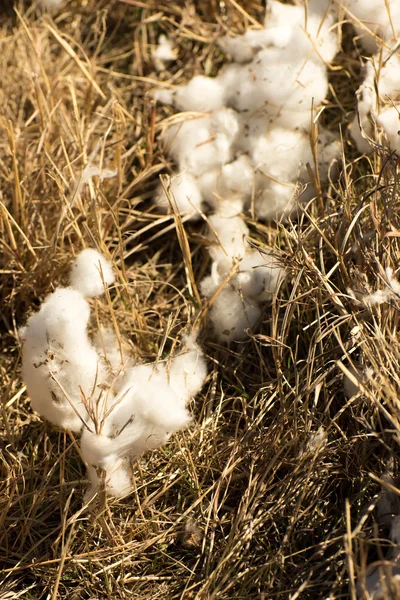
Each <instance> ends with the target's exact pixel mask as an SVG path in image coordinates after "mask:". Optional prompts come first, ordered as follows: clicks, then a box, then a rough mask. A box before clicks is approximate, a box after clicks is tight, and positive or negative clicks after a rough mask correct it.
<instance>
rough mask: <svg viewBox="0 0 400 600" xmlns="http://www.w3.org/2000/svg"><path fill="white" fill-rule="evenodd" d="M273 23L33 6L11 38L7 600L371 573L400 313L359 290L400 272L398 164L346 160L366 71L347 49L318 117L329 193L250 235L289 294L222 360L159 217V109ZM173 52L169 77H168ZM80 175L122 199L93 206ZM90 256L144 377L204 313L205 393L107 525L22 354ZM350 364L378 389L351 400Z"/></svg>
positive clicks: (392, 427)
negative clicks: (333, 169) (86, 499)
mask: <svg viewBox="0 0 400 600" xmlns="http://www.w3.org/2000/svg"><path fill="white" fill-rule="evenodd" d="M262 14H263V9H262V6H261V3H259V2H256V1H253V0H247V1H246V2H241V3H236V2H234V0H229V1H228V0H226V1H225V2H222V1H221V2H218V1H217V0H207V1H203V0H198V1H197V2H186V3H185V2H183V1H180V0H174V2H168V1H167V0H165V1H164V2H162V1H161V2H158V1H156V0H154V1H153V0H149V1H139V0H124V1H123V2H121V1H120V2H118V1H106V0H102V1H101V2H94V1H93V2H92V1H91V0H88V1H87V2H81V1H78V0H71V2H68V3H67V4H66V5H65V6H64V7H63V8H62V9H61V10H60V11H58V12H56V13H54V14H53V15H49V14H45V13H43V14H41V13H40V11H39V10H38V9H37V7H35V6H34V5H31V4H30V3H21V2H20V3H18V2H16V3H15V4H14V7H9V10H5V11H4V12H2V13H1V15H0V27H1V29H0V74H1V78H0V80H1V82H2V83H1V85H0V173H1V186H0V207H1V221H0V223H1V225H0V227H1V229H0V241H1V250H2V252H1V259H0V260H1V275H2V285H1V289H0V293H1V305H2V315H1V317H2V319H1V323H2V324H1V327H2V336H1V361H0V368H1V374H2V388H1V391H2V421H1V429H0V433H1V454H0V458H1V463H0V465H1V466H0V468H1V482H2V484H1V485H2V490H1V496H0V502H1V510H0V520H1V526H0V556H1V561H0V565H1V568H2V572H1V580H0V598H2V599H4V600H6V598H18V597H22V598H27V599H29V598H31V599H35V600H39V599H42V598H43V599H44V598H51V599H55V598H68V599H72V600H78V599H86V598H87V599H89V598H98V599H103V598H104V599H106V598H107V599H110V600H111V599H112V600H118V599H121V600H123V599H126V598H140V599H144V598H151V599H157V598H160V599H163V600H164V599H166V598H168V599H173V598H176V599H178V598H182V599H183V598H185V599H189V598H198V599H207V598H221V599H222V598H224V599H237V600H239V599H243V600H245V599H246V600H249V599H256V598H257V599H259V598H265V599H266V598H281V599H286V598H292V599H293V600H295V598H310V599H316V598H347V597H351V598H355V580H356V577H357V575H358V574H359V573H360V571H361V570H362V569H365V564H366V557H367V553H368V561H371V560H372V559H373V558H374V557H375V556H377V554H378V553H379V551H380V548H379V544H378V546H376V544H375V545H373V544H372V543H370V540H371V539H372V538H377V535H378V532H377V531H376V530H375V529H374V521H373V518H372V513H373V500H374V497H375V495H376V493H377V492H378V491H379V489H380V485H379V480H380V479H381V478H382V476H383V475H384V474H385V473H386V471H387V470H388V468H390V466H391V465H392V466H394V467H395V466H396V455H397V448H398V441H399V431H400V422H399V414H400V412H399V400H398V396H399V389H400V369H399V364H398V363H399V356H400V341H399V334H398V318H399V311H398V301H397V299H396V298H394V299H393V301H392V302H390V304H389V305H382V306H377V307H375V308H373V309H371V310H369V309H367V308H366V307H365V306H364V305H363V304H362V302H360V301H359V300H357V299H355V298H353V297H352V295H351V294H350V293H349V292H348V288H351V289H352V290H353V291H354V292H355V293H356V296H357V293H358V294H367V293H370V292H371V291H374V290H376V289H378V288H382V287H383V286H384V281H385V271H384V269H385V268H386V267H392V268H393V269H394V270H396V268H397V265H398V262H399V256H400V248H399V241H398V240H399V231H400V223H399V216H398V215H399V197H398V191H397V189H398V188H397V185H398V184H397V157H396V156H393V155H390V154H389V153H388V152H387V151H384V150H381V151H377V152H376V154H375V155H374V156H373V157H371V158H366V157H359V156H358V155H357V154H356V152H355V151H354V148H352V146H351V144H350V143H349V142H348V139H347V132H346V124H347V123H348V121H349V119H350V118H351V116H352V112H351V111H354V107H355V99H354V91H355V89H356V87H357V80H356V79H355V78H357V77H358V76H359V72H360V51H359V50H358V49H357V46H356V44H355V43H354V41H353V38H352V31H351V29H350V27H348V26H347V27H346V30H345V35H344V39H343V48H344V49H345V51H344V52H343V53H342V54H341V55H340V56H339V57H338V59H337V61H336V62H335V65H334V66H333V68H332V70H331V97H330V100H329V105H328V106H327V108H326V112H325V114H324V115H323V119H324V125H325V126H328V127H329V128H330V129H332V130H335V129H336V130H337V128H338V127H340V128H341V131H342V136H343V164H342V166H341V173H340V176H339V179H338V181H337V182H336V183H333V184H331V186H330V187H329V189H327V190H324V194H323V195H322V196H321V197H319V198H316V199H315V200H313V201H312V202H311V203H310V204H309V205H307V206H303V207H302V209H301V213H300V217H299V219H298V221H297V222H293V223H291V222H289V223H286V224H278V225H274V224H273V225H265V224H261V223H257V222H254V221H251V220H250V219H249V225H250V226H251V231H252V236H253V238H254V240H255V241H257V243H258V244H261V245H263V244H265V245H266V246H269V247H272V248H274V249H275V251H276V253H277V255H278V256H279V257H280V259H281V260H282V262H283V264H284V265H285V267H286V268H287V269H288V271H289V272H290V278H289V280H288V282H287V283H286V284H285V285H284V286H283V287H282V289H281V292H280V295H279V298H278V299H276V300H275V301H274V303H273V304H272V306H271V307H266V309H265V314H264V317H263V323H262V326H261V329H260V331H259V333H258V334H256V335H254V336H250V337H249V340H248V341H246V342H245V343H241V344H236V345H233V346H232V347H230V348H224V347H220V346H218V345H217V344H216V343H215V341H213V337H212V334H211V332H210V330H209V329H208V328H207V314H206V311H205V310H203V311H201V309H202V308H204V306H203V305H202V302H204V301H202V300H200V301H199V298H198V295H197V293H196V281H197V282H198V281H199V280H200V279H201V278H202V276H203V275H204V272H205V270H206V268H207V260H208V259H207V258H206V256H207V254H206V252H205V245H206V239H205V237H204V227H203V226H202V225H198V224H195V225H192V224H189V225H188V224H185V223H183V225H182V223H181V222H180V221H179V220H178V221H177V222H175V221H174V219H173V218H172V217H170V216H160V215H159V214H157V212H156V211H155V209H154V208H153V207H152V204H151V198H152V195H153V192H154V189H155V186H156V185H157V183H158V178H159V175H160V174H162V173H165V172H168V168H169V164H168V159H167V158H166V156H165V155H164V154H163V151H162V149H161V148H160V146H159V144H158V133H159V131H160V128H161V127H162V122H163V120H164V119H166V118H168V117H169V116H170V113H169V112H168V109H166V108H163V107H161V106H155V103H154V101H153V100H152V96H151V91H152V90H153V89H154V88H155V86H156V85H160V82H161V84H163V85H166V86H169V85H170V84H174V83H176V82H179V81H185V80H187V79H188V78H189V77H191V76H192V75H193V74H194V73H205V74H213V73H215V72H216V71H217V70H218V67H219V65H220V64H221V63H222V61H223V56H222V53H221V51H220V50H219V49H218V47H217V45H216V44H215V43H214V40H215V38H216V37H217V36H218V35H221V34H222V33H223V32H224V31H226V30H227V29H234V30H235V31H241V30H244V28H245V27H246V26H247V25H248V24H249V23H253V24H254V23H255V22H257V21H261V19H262ZM160 32H164V33H167V34H168V35H169V36H171V37H172V38H173V39H174V41H175V43H176V46H177V48H178V60H177V61H176V63H175V64H174V65H173V66H172V68H171V70H169V71H163V72H161V73H157V72H156V71H155V70H154V65H153V61H152V58H151V52H150V49H151V45H152V44H155V43H156V41H157V37H158V35H159V33H160ZM88 165H94V166H98V167H99V168H100V169H116V170H117V176H116V177H114V178H110V179H104V180H101V178H99V177H95V178H93V179H91V180H89V182H88V183H84V182H83V181H82V174H83V171H84V168H85V167H87V166H88ZM177 233H178V235H177ZM89 246H92V247H97V248H98V249H100V250H101V251H103V252H105V254H106V255H107V256H110V257H112V260H113V263H114V265H115V267H116V269H117V271H118V280H117V283H116V285H115V287H114V288H113V289H112V291H111V298H110V300H109V302H108V303H107V301H103V302H99V301H96V309H97V315H98V319H99V320H100V321H101V320H102V319H104V318H108V317H109V316H110V314H112V315H113V318H114V323H115V327H116V328H117V330H119V331H120V332H121V334H122V335H123V336H124V337H125V338H126V339H127V340H128V342H129V344H130V347H131V350H132V352H133V353H134V355H135V356H136V357H137V358H139V359H146V360H148V359H149V360H150V359H151V360H154V359H155V358H156V357H157V356H159V357H163V356H165V355H166V354H167V353H168V352H169V350H170V349H171V347H173V346H174V345H175V344H179V340H180V333H181V332H182V331H183V329H185V328H186V327H187V326H192V325H193V324H194V323H196V325H197V324H199V318H198V315H199V314H200V315H201V318H200V321H201V322H200V325H201V326H202V328H203V329H202V331H203V333H202V339H201V342H202V345H203V347H204V349H205V351H206V354H207V356H208V361H209V370H210V375H209V379H208V382H207V385H206V386H205V388H204V390H203V394H202V395H201V396H200V397H198V398H197V400H196V403H195V406H193V409H194V412H195V414H196V419H195V423H194V424H193V426H192V427H191V428H190V429H188V430H187V431H185V432H183V433H180V434H178V435H176V436H175V437H174V438H173V439H172V440H171V441H170V442H169V443H168V444H167V445H166V446H164V447H163V448H162V449H160V450H158V451H157V452H155V453H153V454H151V455H149V456H146V457H144V459H143V460H141V461H140V463H139V464H138V465H137V466H136V469H135V491H134V493H133V494H132V495H131V496H129V497H128V498H126V499H124V500H109V501H108V502H107V503H106V504H105V505H104V506H103V507H101V509H98V508H97V509H96V508H95V510H93V509H92V507H89V508H88V507H83V506H82V498H83V494H84V490H85V484H86V482H85V468H84V465H83V464H82V463H81V460H80V458H79V453H78V448H77V444H76V441H75V439H74V437H73V435H72V434H70V435H67V434H65V433H61V432H57V431H56V430H55V429H54V428H53V427H51V426H50V425H48V424H46V423H43V422H42V421H41V420H40V419H39V417H38V416H37V415H35V414H33V413H32V411H31V409H30V404H29V399H28V398H27V396H26V392H25V389H24V386H23V384H22V382H21V379H20V377H19V365H20V346H19V339H18V327H19V326H20V325H22V324H23V323H24V320H25V319H26V314H27V313H28V312H29V311H30V310H33V309H35V308H36V307H37V306H38V304H39V302H40V301H41V300H42V299H43V298H44V297H45V296H46V294H47V293H49V292H50V291H51V290H52V289H53V286H55V285H57V284H59V283H60V282H63V281H64V280H65V273H66V272H67V269H68V265H69V263H70V260H71V258H72V256H73V255H75V254H77V253H78V252H79V251H80V250H81V249H82V248H84V247H89ZM200 311H201V312H200ZM353 363H354V364H361V365H365V366H368V367H370V368H371V369H372V371H373V377H372V378H371V379H370V380H368V381H367V382H366V383H365V384H364V387H363V389H362V390H361V391H360V393H359V394H357V395H356V396H354V397H353V398H351V399H348V398H346V397H345V395H344V393H343V383H342V377H343V371H345V372H346V370H347V369H348V368H349V366H351V365H352V364H353ZM371 503H372V504H371Z"/></svg>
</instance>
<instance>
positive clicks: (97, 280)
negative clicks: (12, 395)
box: [20, 250, 207, 496]
mask: <svg viewBox="0 0 400 600" xmlns="http://www.w3.org/2000/svg"><path fill="white" fill-rule="evenodd" d="M113 281H114V273H113V270H112V266H111V264H110V263H109V262H108V261H107V260H106V259H105V258H104V257H103V256H102V255H101V254H99V253H98V252H97V251H95V250H84V251H83V252H81V253H80V254H79V256H78V257H77V258H76V260H75V262H74V263H73V265H72V268H71V274H70V283H71V287H68V288H58V289H56V290H55V291H54V292H53V293H52V294H50V296H48V298H47V299H46V300H45V301H44V302H43V304H42V306H41V308H40V310H39V311H38V312H37V313H36V314H34V315H32V316H31V317H29V319H28V321H27V324H26V326H25V327H23V328H22V329H21V330H20V334H21V338H22V340H23V350H22V377H23V379H24V381H25V383H26V386H27V391H28V394H29V396H30V398H31V403H32V407H33V408H34V409H35V410H36V411H37V412H38V413H39V414H40V415H41V416H42V417H44V418H45V419H47V420H49V421H50V422H51V423H53V424H55V425H57V426H59V427H61V428H64V429H70V430H72V431H75V432H80V431H82V436H81V450H82V455H83V458H84V459H85V461H86V462H87V464H88V475H89V478H90V480H91V491H92V492H96V491H97V490H98V489H100V488H101V487H102V486H104V487H105V490H106V491H107V493H109V494H113V495H117V496H122V495H125V494H126V493H128V492H129V491H130V489H131V477H130V470H131V467H130V464H131V463H130V461H131V460H132V459H136V458H138V457H139V456H140V455H141V454H142V453H143V452H145V451H146V450H151V449H154V448H156V447H158V446H160V445H161V444H162V443H164V442H165V441H166V440H167V439H168V437H169V436H170V435H171V434H172V433H174V432H176V431H178V430H179V429H181V428H183V427H185V426H187V425H188V423H189V422H190V420H191V416H190V413H189V411H188V408H187V406H188V403H189V401H190V399H191V398H192V396H194V395H195V394H197V393H198V392H199V390H200V388H201V387H202V385H203V383H204V380H205V378H206V375H207V370H206V364H205V360H204V357H203V354H202V352H201V350H200V348H199V347H198V345H197V344H196V340H195V337H194V336H188V337H187V338H186V340H185V346H186V350H185V351H184V352H181V354H179V355H178V356H175V357H173V358H172V359H171V360H170V362H169V363H161V362H160V363H157V364H147V365H144V364H135V363H134V361H133V360H132V358H131V357H130V356H129V354H128V353H127V352H126V350H125V349H124V348H123V347H122V344H121V343H120V341H119V340H118V339H117V336H116V335H115V333H114V332H113V331H111V330H110V329H107V328H100V330H99V331H98V332H97V334H96V335H95V336H94V339H93V342H92V341H91V339H90V338H89V336H88V331H87V329H88V321H89V318H90V306H89V303H88V301H87V300H86V298H87V297H94V296H98V295H100V294H101V293H103V291H104V285H105V284H107V285H110V284H111V283H113Z"/></svg>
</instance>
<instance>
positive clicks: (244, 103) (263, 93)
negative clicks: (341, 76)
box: [225, 47, 328, 119]
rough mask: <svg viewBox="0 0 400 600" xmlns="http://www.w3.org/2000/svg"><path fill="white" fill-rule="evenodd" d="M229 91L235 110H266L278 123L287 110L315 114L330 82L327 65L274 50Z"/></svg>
mask: <svg viewBox="0 0 400 600" xmlns="http://www.w3.org/2000/svg"><path fill="white" fill-rule="evenodd" d="M226 76H227V75H226V74H225V77H226ZM226 89H227V101H228V102H229V104H230V105H231V106H232V107H233V108H234V109H236V110H238V111H251V112H255V111H259V110H261V109H264V110H265V111H268V115H269V116H270V117H271V118H272V119H278V118H279V116H280V115H281V114H282V113H283V112H284V111H285V110H289V111H298V112H301V113H304V112H307V111H308V112H309V113H311V107H312V105H314V107H316V106H318V105H319V104H320V103H321V102H322V101H323V100H324V98H325V97H326V95H327V92H328V79H327V74H326V68H325V66H324V64H322V63H317V62H314V61H312V60H303V59H299V58H298V56H297V54H296V53H295V52H293V53H291V54H290V55H288V56H284V55H283V53H282V50H281V49H280V48H274V47H271V48H265V49H264V50H261V52H259V53H258V54H257V56H256V57H255V58H254V59H253V60H252V62H251V63H249V64H248V65H246V66H245V67H242V71H241V78H240V82H239V83H237V84H236V86H235V87H234V88H233V89H231V90H230V88H229V87H227V88H226ZM229 90H230V91H231V93H230V94H229Z"/></svg>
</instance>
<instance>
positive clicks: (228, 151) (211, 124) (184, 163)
mask: <svg viewBox="0 0 400 600" xmlns="http://www.w3.org/2000/svg"><path fill="white" fill-rule="evenodd" d="M238 129H239V124H238V120H237V118H236V116H235V114H234V111H230V110H229V109H222V110H221V111H216V112H215V113H213V115H212V117H200V118H195V119H187V120H186V121H182V122H179V123H175V124H174V125H172V126H171V127H169V129H168V130H167V131H166V132H165V134H164V136H163V138H164V144H165V147H166V149H167V151H168V152H169V153H170V154H171V156H172V157H173V158H174V159H175V161H176V162H177V163H178V165H179V167H180V169H181V170H182V171H185V172H186V173H190V174H192V175H195V176H200V175H202V174H203V173H206V172H207V171H209V170H212V169H215V168H220V167H221V166H222V165H223V164H225V163H226V162H229V161H231V160H232V144H233V142H234V139H235V137H236V135H237V132H238Z"/></svg>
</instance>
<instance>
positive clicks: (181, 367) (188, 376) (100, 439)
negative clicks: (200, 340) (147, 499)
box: [81, 338, 207, 496]
mask: <svg viewBox="0 0 400 600" xmlns="http://www.w3.org/2000/svg"><path fill="white" fill-rule="evenodd" d="M206 375H207V369H206V364H205V361H204V357H203V354H202V352H201V350H200V349H199V347H198V346H197V344H196V343H195V341H194V338H188V339H187V351H186V352H184V353H181V354H179V355H178V356H176V357H174V358H173V359H172V360H171V361H170V363H169V364H165V363H159V364H156V365H155V364H147V365H146V364H139V365H135V366H133V367H132V368H131V369H129V370H128V371H127V372H126V375H125V377H124V379H123V382H122V385H121V386H120V390H119V393H118V395H117V396H116V397H115V399H114V401H113V405H112V406H111V407H109V408H108V410H107V418H106V419H105V420H104V425H103V428H102V430H101V432H96V431H91V430H89V429H84V431H83V434H82V441H81V450H82V455H83V457H84V459H85V461H86V462H87V463H88V464H89V465H90V469H89V476H90V479H91V483H92V489H93V491H96V490H97V489H98V487H99V485H100V483H101V481H102V477H101V474H102V473H103V476H104V478H103V480H104V483H105V487H106V491H107V492H108V493H110V494H113V495H116V496H122V495H125V494H126V493H127V492H129V491H130V489H131V484H130V475H129V472H130V462H131V461H132V460H134V459H137V458H138V457H139V456H140V455H141V454H143V453H144V452H146V451H148V450H154V449H155V448H158V447H159V446H161V445H162V444H163V443H164V442H166V441H167V440H168V438H169V437H170V436H171V435H172V434H173V433H175V432H176V431H179V430H180V429H182V428H184V427H186V426H187V425H188V424H189V423H190V421H191V415H190V413H189V411H188V408H187V405H188V403H189V401H190V399H191V398H192V397H193V396H195V395H196V394H197V393H198V392H199V391H200V389H201V387H202V386H203V384H204V380H205V378H206Z"/></svg>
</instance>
